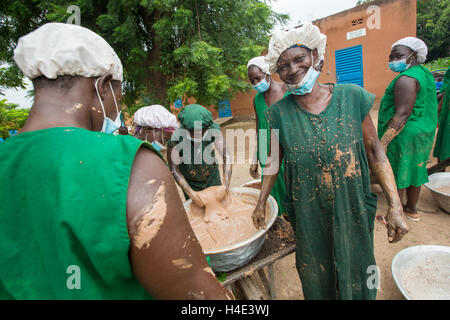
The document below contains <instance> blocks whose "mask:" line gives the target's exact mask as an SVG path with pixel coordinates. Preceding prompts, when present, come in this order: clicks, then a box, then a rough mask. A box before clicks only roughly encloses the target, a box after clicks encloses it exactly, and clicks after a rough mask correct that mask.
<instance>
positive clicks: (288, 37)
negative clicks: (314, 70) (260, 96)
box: [266, 22, 327, 73]
mask: <svg viewBox="0 0 450 320" xmlns="http://www.w3.org/2000/svg"><path fill="white" fill-rule="evenodd" d="M293 45H299V46H301V45H303V46H305V47H308V48H309V49H311V50H314V49H317V53H318V54H319V60H318V61H315V63H314V64H318V63H319V62H320V61H322V60H323V59H324V54H325V48H326V46H327V36H326V35H324V34H322V33H320V29H319V28H318V27H317V26H315V25H313V24H312V23H311V22H308V23H305V24H304V25H303V26H301V27H299V28H297V29H291V30H288V31H284V30H281V31H277V32H275V33H274V34H273V35H272V38H271V39H270V43H269V53H268V54H267V55H266V62H267V63H268V64H269V70H270V72H272V73H274V72H276V69H277V61H278V58H279V57H280V55H281V54H282V53H283V52H284V51H285V50H287V49H289V48H290V47H292V46H293Z"/></svg>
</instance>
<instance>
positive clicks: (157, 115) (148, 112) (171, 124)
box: [134, 104, 180, 129]
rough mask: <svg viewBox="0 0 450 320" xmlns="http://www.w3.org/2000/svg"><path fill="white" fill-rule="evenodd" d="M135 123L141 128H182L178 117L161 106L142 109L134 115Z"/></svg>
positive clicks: (156, 105)
mask: <svg viewBox="0 0 450 320" xmlns="http://www.w3.org/2000/svg"><path fill="white" fill-rule="evenodd" d="M134 122H135V123H136V124H137V125H139V126H143V127H152V128H157V129H164V128H174V129H178V128H179V127H180V125H179V124H178V121H177V117H176V116H175V115H174V114H172V113H170V112H169V111H168V110H167V109H166V108H164V107H163V106H162V105H159V104H154V105H151V106H148V107H143V108H140V109H139V110H138V111H136V112H135V114H134Z"/></svg>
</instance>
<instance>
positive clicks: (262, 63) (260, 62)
mask: <svg viewBox="0 0 450 320" xmlns="http://www.w3.org/2000/svg"><path fill="white" fill-rule="evenodd" d="M251 65H255V66H257V67H258V68H260V69H261V71H262V72H264V73H265V74H270V70H269V65H268V64H267V62H266V59H265V57H264V56H259V57H255V58H253V59H251V60H250V61H249V62H248V63H247V68H248V67H250V66H251Z"/></svg>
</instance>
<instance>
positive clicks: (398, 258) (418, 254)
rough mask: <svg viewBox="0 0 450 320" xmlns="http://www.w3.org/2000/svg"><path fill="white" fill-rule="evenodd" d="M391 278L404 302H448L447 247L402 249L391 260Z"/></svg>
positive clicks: (449, 252) (449, 265) (449, 254)
mask: <svg viewBox="0 0 450 320" xmlns="http://www.w3.org/2000/svg"><path fill="white" fill-rule="evenodd" d="M391 269H392V276H393V278H394V280H395V283H396V284H397V286H398V288H399V290H400V292H401V293H402V294H403V296H404V297H405V298H406V299H407V300H450V247H446V246H433V245H421V246H414V247H409V248H406V249H403V250H402V251H400V252H399V253H397V254H396V255H395V257H394V259H393V260H392V266H391Z"/></svg>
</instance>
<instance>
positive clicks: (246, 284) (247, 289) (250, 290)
mask: <svg viewBox="0 0 450 320" xmlns="http://www.w3.org/2000/svg"><path fill="white" fill-rule="evenodd" d="M238 283H239V286H240V287H241V289H242V291H243V292H244V295H245V296H246V298H247V300H264V295H263V293H262V292H261V290H260V289H259V288H258V286H257V285H256V284H255V283H254V282H253V280H252V279H251V278H250V277H245V278H242V279H241V280H239V282H238Z"/></svg>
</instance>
